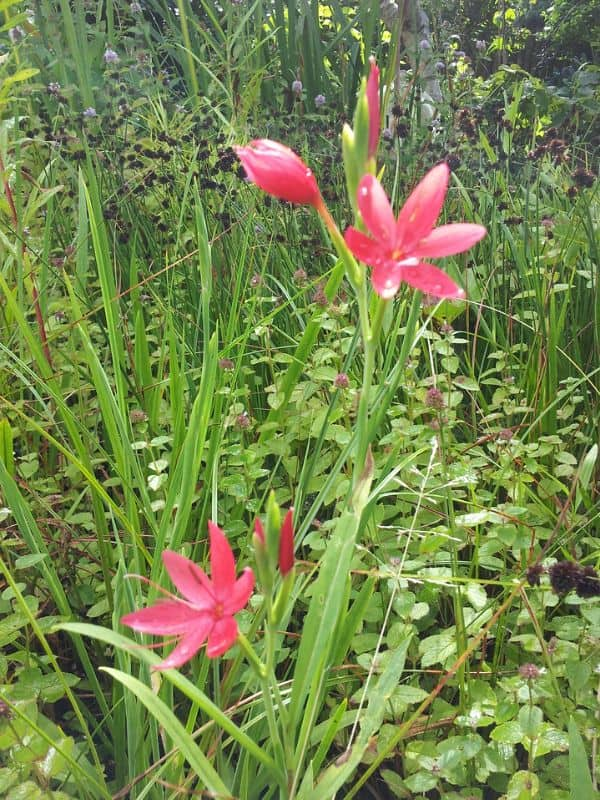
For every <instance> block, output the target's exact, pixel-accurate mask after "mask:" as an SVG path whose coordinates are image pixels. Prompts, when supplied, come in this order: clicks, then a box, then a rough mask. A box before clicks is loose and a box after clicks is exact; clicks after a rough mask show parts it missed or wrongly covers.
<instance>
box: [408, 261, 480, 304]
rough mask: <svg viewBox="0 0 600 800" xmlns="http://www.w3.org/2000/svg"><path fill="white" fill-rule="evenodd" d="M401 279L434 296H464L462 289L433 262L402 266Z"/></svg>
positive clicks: (456, 297)
mask: <svg viewBox="0 0 600 800" xmlns="http://www.w3.org/2000/svg"><path fill="white" fill-rule="evenodd" d="M402 280H403V281H406V283H408V284H409V285H410V286H412V287H413V288H415V289H420V290H421V291H422V292H427V293H428V294H432V295H433V296H434V297H446V298H455V299H458V298H461V297H464V296H465V293H464V291H463V289H461V288H460V286H457V285H456V284H455V283H454V281H453V280H452V278H449V277H448V275H446V273H445V272H442V270H441V269H438V268H437V267H434V266H433V264H425V263H421V264H417V265H416V266H415V267H402Z"/></svg>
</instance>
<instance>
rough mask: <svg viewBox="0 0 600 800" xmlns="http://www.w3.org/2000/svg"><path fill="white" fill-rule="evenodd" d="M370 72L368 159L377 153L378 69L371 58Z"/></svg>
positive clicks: (378, 112)
mask: <svg viewBox="0 0 600 800" xmlns="http://www.w3.org/2000/svg"><path fill="white" fill-rule="evenodd" d="M370 62H371V72H370V73H369V77H368V78H367V105H368V106H369V151H368V153H369V158H372V157H373V156H374V155H375V154H376V153H377V145H378V143H379V121H380V115H381V114H380V110H379V67H378V66H377V64H376V63H375V59H374V58H373V57H371V58H370Z"/></svg>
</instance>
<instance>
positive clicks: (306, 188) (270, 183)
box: [234, 139, 322, 207]
mask: <svg viewBox="0 0 600 800" xmlns="http://www.w3.org/2000/svg"><path fill="white" fill-rule="evenodd" d="M234 150H235V152H236V153H237V156H238V158H239V159H240V161H241V162H242V166H243V167H244V170H245V172H246V175H247V176H248V178H249V180H251V181H252V183H255V184H256V185H257V186H259V187H260V188H261V189H262V190H263V191H265V192H267V194H272V195H274V196H275V197H279V198H280V199H281V200H288V201H289V202H290V203H306V204H308V205H311V206H315V207H316V206H319V205H320V204H321V202H322V201H321V193H320V192H319V187H318V186H317V181H316V179H315V176H314V175H313V174H312V172H311V170H310V169H309V168H308V167H307V166H306V164H305V163H304V161H302V159H301V158H300V156H298V155H296V153H294V151H293V150H290V148H289V147H286V146H285V145H283V144H280V143H279V142H272V141H271V140H270V139H255V140H254V141H253V142H250V144H249V145H247V146H246V147H234Z"/></svg>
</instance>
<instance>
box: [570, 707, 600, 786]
mask: <svg viewBox="0 0 600 800" xmlns="http://www.w3.org/2000/svg"><path fill="white" fill-rule="evenodd" d="M569 797H570V800H583V798H584V797H589V798H590V800H591V798H594V797H597V793H596V792H594V785H593V783H592V776H591V773H590V765H589V762H588V757H587V753H586V752H585V745H584V743H583V738H582V736H581V734H580V733H579V729H578V728H577V723H576V722H575V720H574V719H573V717H570V719H569Z"/></svg>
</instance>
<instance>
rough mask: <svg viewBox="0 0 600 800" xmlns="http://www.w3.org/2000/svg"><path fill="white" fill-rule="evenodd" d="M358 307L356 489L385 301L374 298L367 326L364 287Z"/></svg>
mask: <svg viewBox="0 0 600 800" xmlns="http://www.w3.org/2000/svg"><path fill="white" fill-rule="evenodd" d="M358 301H359V302H358V307H359V313H360V321H361V329H362V335H363V342H364V348H365V361H364V365H363V382H362V388H361V393H360V401H359V404H358V415H357V421H356V428H357V437H358V445H357V448H356V460H355V462H354V477H353V487H354V489H356V488H357V485H358V481H359V480H360V476H361V474H362V472H363V469H364V467H365V462H366V458H367V450H368V447H369V444H370V436H369V427H370V426H369V408H370V400H371V398H370V394H371V385H372V383H373V373H374V371H375V354H376V352H377V345H378V342H379V336H380V334H381V327H382V325H383V317H384V314H385V309H386V305H387V301H386V300H384V299H383V298H381V297H377V298H376V305H375V311H374V314H373V321H372V324H369V309H368V305H367V303H368V298H367V290H366V286H365V285H364V283H363V285H362V286H361V289H360V291H359V295H358Z"/></svg>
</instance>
